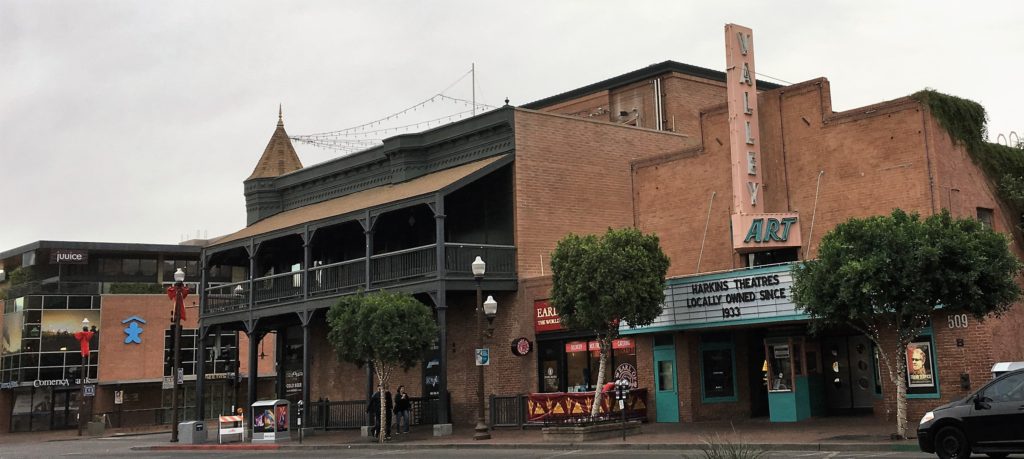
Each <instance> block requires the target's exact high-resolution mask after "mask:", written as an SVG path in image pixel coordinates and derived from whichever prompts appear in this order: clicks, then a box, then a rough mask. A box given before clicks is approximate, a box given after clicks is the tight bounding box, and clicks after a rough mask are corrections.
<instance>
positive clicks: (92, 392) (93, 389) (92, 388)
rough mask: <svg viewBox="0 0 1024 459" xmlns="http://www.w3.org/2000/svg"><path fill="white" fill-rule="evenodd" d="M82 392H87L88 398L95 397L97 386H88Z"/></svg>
mask: <svg viewBox="0 0 1024 459" xmlns="http://www.w3.org/2000/svg"><path fill="white" fill-rule="evenodd" d="M82 392H85V396H86V397H95V396H96V386H95V385H93V384H86V385H85V386H83V387H82Z"/></svg>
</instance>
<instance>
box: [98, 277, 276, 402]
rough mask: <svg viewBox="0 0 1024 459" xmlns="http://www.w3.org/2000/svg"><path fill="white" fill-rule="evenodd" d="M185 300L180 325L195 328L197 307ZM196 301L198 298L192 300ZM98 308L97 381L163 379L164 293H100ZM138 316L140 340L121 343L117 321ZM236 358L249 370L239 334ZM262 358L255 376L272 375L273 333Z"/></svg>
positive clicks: (121, 326)
mask: <svg viewBox="0 0 1024 459" xmlns="http://www.w3.org/2000/svg"><path fill="white" fill-rule="evenodd" d="M190 300H191V297H190V298H189V299H187V300H186V302H188V303H189V306H186V312H185V318H186V320H184V321H183V322H182V327H183V328H196V327H197V326H198V325H197V324H198V316H199V314H198V312H199V311H198V310H197V309H196V308H194V307H191V303H190ZM196 301H198V298H197V299H196ZM102 302H103V303H102V306H101V308H100V318H101V325H100V331H101V333H100V364H99V374H98V376H99V380H100V383H104V382H108V381H135V380H160V379H162V378H163V364H164V331H165V330H167V329H169V328H170V316H171V309H172V307H173V303H172V302H171V301H170V300H168V299H167V296H166V295H103V298H102ZM131 316H138V317H140V318H142V319H143V320H145V321H146V323H145V324H140V326H141V327H142V328H143V332H142V333H141V334H140V335H139V336H140V338H141V340H142V342H141V343H125V342H124V339H125V337H126V336H127V335H126V334H125V333H124V328H125V324H122V323H121V321H122V320H124V319H127V318H128V317H131ZM238 339H239V360H240V361H241V371H242V373H243V374H248V371H249V359H248V355H249V340H248V338H247V337H246V335H245V334H244V333H240V334H239V338H238ZM263 341H264V344H263V352H264V353H265V354H266V358H264V359H262V360H260V364H259V365H260V368H259V375H260V376H271V375H273V374H274V352H275V349H277V346H275V345H274V335H268V336H266V337H264V338H263Z"/></svg>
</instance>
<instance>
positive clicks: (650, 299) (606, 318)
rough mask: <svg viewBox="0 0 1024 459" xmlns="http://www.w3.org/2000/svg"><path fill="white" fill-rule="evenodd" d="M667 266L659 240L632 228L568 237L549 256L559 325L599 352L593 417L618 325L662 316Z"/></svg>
mask: <svg viewBox="0 0 1024 459" xmlns="http://www.w3.org/2000/svg"><path fill="white" fill-rule="evenodd" d="M668 264H669V260H668V257H667V256H665V254H664V253H663V252H662V251H661V246H660V245H659V244H658V237H657V236H655V235H645V234H643V233H642V232H640V231H639V230H637V229H635V228H623V229H611V228H609V229H608V232H606V233H605V234H604V235H603V236H601V237H597V236H595V235H585V236H580V235H576V234H569V235H568V236H566V237H565V238H564V239H562V240H561V241H559V242H558V245H557V246H556V247H555V251H554V253H552V254H551V282H552V284H553V285H552V291H551V303H552V305H553V306H554V307H555V309H556V310H557V311H558V314H559V315H560V316H561V318H562V325H564V326H566V327H567V328H570V329H574V330H590V331H593V332H594V333H596V334H597V340H598V342H599V343H600V346H601V363H600V365H599V367H598V371H597V391H596V393H595V394H594V406H593V407H592V408H591V411H590V415H591V417H596V416H597V413H598V411H599V409H600V406H601V395H602V394H601V386H602V385H603V384H604V376H605V367H606V366H607V362H608V351H609V350H610V349H611V342H612V340H613V339H615V338H616V337H617V336H618V335H619V323H620V321H625V322H626V323H627V324H629V326H630V327H642V326H645V325H650V324H651V322H653V321H654V319H656V318H657V317H658V315H660V314H661V310H662V302H663V301H664V300H665V293H664V289H665V273H666V271H668Z"/></svg>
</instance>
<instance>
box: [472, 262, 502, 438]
mask: <svg viewBox="0 0 1024 459" xmlns="http://www.w3.org/2000/svg"><path fill="white" fill-rule="evenodd" d="M472 267H473V279H474V280H475V281H476V319H477V332H478V333H477V349H478V350H481V349H483V347H484V335H485V334H486V335H487V336H488V337H490V335H491V334H492V333H493V332H494V327H493V322H494V316H495V315H497V313H498V302H497V301H494V297H492V296H490V295H488V296H487V301H482V300H483V290H482V289H481V285H480V284H481V281H483V279H484V272H485V271H486V267H487V264H486V263H484V260H483V259H481V258H480V257H476V260H473V264H472ZM485 316H486V317H487V329H486V330H484V328H483V319H484V317H485ZM478 352H479V351H478ZM488 358H490V354H488ZM481 363H483V362H478V363H477V367H476V370H477V373H476V374H477V378H476V398H477V411H476V428H475V429H474V431H475V432H474V433H473V439H474V440H489V439H490V438H491V433H490V429H489V428H488V426H487V423H486V422H485V421H484V366H483V365H481Z"/></svg>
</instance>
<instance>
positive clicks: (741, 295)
mask: <svg viewBox="0 0 1024 459" xmlns="http://www.w3.org/2000/svg"><path fill="white" fill-rule="evenodd" d="M790 269H792V265H788V264H787V265H782V266H771V267H767V268H755V269H744V270H737V271H732V272H729V273H721V274H713V275H708V276H694V277H687V278H680V279H669V280H668V281H667V282H666V285H665V302H664V310H663V311H662V313H661V315H660V316H658V318H657V319H655V320H654V322H653V323H652V324H651V325H649V326H647V327H640V328H637V329H633V330H631V329H629V328H628V326H624V327H622V328H621V329H620V331H621V332H623V333H636V332H642V331H644V330H646V329H651V328H662V327H672V328H680V329H683V328H701V327H711V326H718V325H729V324H730V323H735V322H738V321H743V322H750V321H757V322H776V321H787V320H801V319H806V318H807V315H806V314H804V313H803V311H801V310H799V309H797V307H796V304H795V303H793V294H792V285H793V276H792V274H791V272H790Z"/></svg>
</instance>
